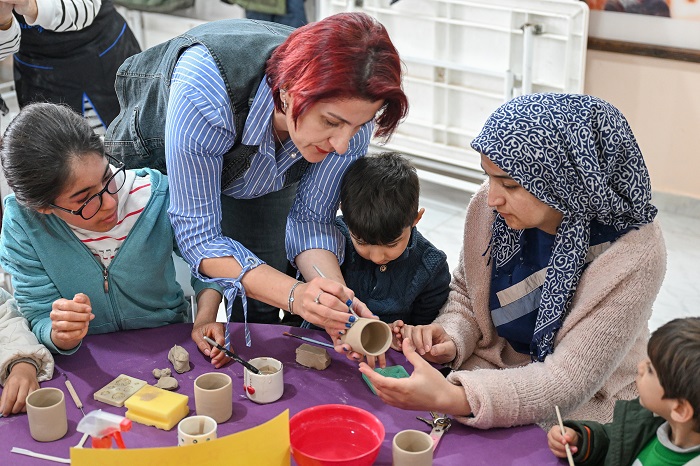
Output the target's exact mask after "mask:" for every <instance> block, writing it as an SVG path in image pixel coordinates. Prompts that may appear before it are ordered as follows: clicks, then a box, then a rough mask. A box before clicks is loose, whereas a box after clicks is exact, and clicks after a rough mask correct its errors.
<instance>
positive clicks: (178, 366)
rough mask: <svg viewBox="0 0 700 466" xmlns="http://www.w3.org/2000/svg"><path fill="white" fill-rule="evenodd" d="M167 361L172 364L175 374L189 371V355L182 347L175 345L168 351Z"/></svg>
mask: <svg viewBox="0 0 700 466" xmlns="http://www.w3.org/2000/svg"><path fill="white" fill-rule="evenodd" d="M168 360H169V361H170V362H171V363H172V364H173V367H174V368H175V372H177V373H178V374H182V373H183V372H187V371H189V370H190V369H192V368H191V367H190V353H188V352H187V350H186V349H185V348H183V347H182V346H178V345H175V346H173V347H172V348H170V351H168Z"/></svg>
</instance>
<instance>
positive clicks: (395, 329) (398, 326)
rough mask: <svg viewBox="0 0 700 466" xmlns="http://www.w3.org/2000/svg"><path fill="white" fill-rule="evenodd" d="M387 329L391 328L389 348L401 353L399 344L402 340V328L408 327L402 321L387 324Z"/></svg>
mask: <svg viewBox="0 0 700 466" xmlns="http://www.w3.org/2000/svg"><path fill="white" fill-rule="evenodd" d="M389 327H391V334H392V338H391V348H392V349H395V350H396V351H402V349H401V344H402V343H403V339H404V335H403V334H404V328H405V327H408V325H406V324H404V323H403V320H397V321H396V322H394V323H393V324H389Z"/></svg>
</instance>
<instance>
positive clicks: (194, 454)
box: [70, 409, 290, 466]
mask: <svg viewBox="0 0 700 466" xmlns="http://www.w3.org/2000/svg"><path fill="white" fill-rule="evenodd" d="M123 437H124V443H126V446H127V449H125V450H120V449H92V448H71V449H70V459H71V465H72V466H95V465H100V466H127V465H147V464H148V465H157V464H163V465H166V464H167V465H170V464H176V465H182V466H185V465H194V466H222V465H226V464H233V463H232V461H235V464H264V465H270V466H277V465H284V466H289V463H290V453H289V410H288V409H287V410H285V411H284V412H283V413H281V414H280V415H279V416H277V417H275V418H274V419H271V420H269V421H267V422H266V423H265V424H261V425H259V426H257V427H253V428H251V429H248V430H244V431H242V432H238V433H235V434H231V435H227V436H225V437H220V438H218V439H216V440H212V441H211V442H206V443H200V444H198V445H188V446H182V447H178V446H174V447H163V448H135V449H129V448H128V447H129V433H128V432H127V433H125V434H123ZM173 443H174V444H177V433H176V432H174V433H173Z"/></svg>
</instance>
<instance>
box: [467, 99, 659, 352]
mask: <svg viewBox="0 0 700 466" xmlns="http://www.w3.org/2000/svg"><path fill="white" fill-rule="evenodd" d="M471 145H472V148H474V150H476V151H478V152H480V153H482V154H483V155H485V156H486V157H488V159H489V160H491V161H492V162H493V163H494V164H496V165H497V166H498V167H499V168H500V169H501V170H503V171H505V172H506V173H508V175H510V176H511V177H512V178H513V179H514V180H515V181H516V182H518V183H519V184H520V185H521V186H522V187H524V188H525V189H527V190H528V191H529V192H530V193H531V194H533V195H534V196H535V197H537V198H538V199H539V200H541V201H542V202H544V203H545V204H547V205H549V206H550V207H553V208H554V209H556V210H558V211H560V212H562V213H563V219H562V222H561V225H560V226H559V229H558V231H557V235H556V238H555V241H554V246H553V247H552V255H551V257H550V259H549V264H548V269H547V274H546V278H545V282H544V284H543V286H542V298H541V302H540V306H539V311H538V315H537V322H536V325H535V332H534V335H533V340H532V343H531V355H532V357H533V360H537V361H543V360H544V358H545V357H546V356H547V355H548V354H550V353H551V352H552V351H553V345H554V337H555V335H556V332H557V331H558V330H559V328H561V325H562V321H563V320H564V318H565V316H566V314H567V311H568V307H569V304H570V302H571V299H572V297H573V294H574V291H575V290H576V286H577V285H578V282H579V279H580V277H581V273H582V270H583V267H584V260H585V257H586V253H587V252H588V247H589V239H590V224H591V220H597V221H598V222H600V223H602V224H604V225H611V226H614V227H615V228H616V229H617V230H623V229H625V228H630V227H637V226H640V225H644V224H646V223H650V222H651V221H652V220H653V219H654V217H655V216H656V213H657V210H656V208H655V207H654V206H653V205H651V204H650V200H651V186H650V183H649V174H648V172H647V168H646V165H645V164H644V159H643V158H642V153H641V151H640V150H639V146H638V145H637V142H636V140H635V138H634V135H633V134H632V130H631V129H630V126H629V124H628V123H627V120H626V119H625V117H624V116H623V115H622V113H620V111H619V110H618V109H616V108H615V107H613V106H612V105H610V104H609V103H607V102H605V101H604V100H601V99H599V98H596V97H592V96H587V95H573V94H531V95H525V96H521V97H517V98H515V99H513V100H511V101H509V102H507V103H505V104H504V105H502V106H501V107H499V108H498V109H497V110H496V111H495V112H494V113H493V114H492V115H491V116H490V117H489V119H488V120H487V121H486V124H485V125H484V128H483V129H482V130H481V133H480V134H479V135H478V136H477V137H476V138H475V139H474V140H473V141H472V144H471ZM492 230H493V236H492V240H491V241H492V242H491V258H492V260H493V261H494V264H493V265H494V267H499V266H502V265H503V264H504V263H505V262H506V261H507V260H508V258H510V257H512V256H513V255H514V254H516V253H517V252H518V248H519V243H518V239H519V237H520V234H521V233H522V230H513V229H511V228H509V227H508V226H507V225H506V223H505V220H504V219H503V217H501V216H500V215H498V214H497V215H496V220H495V221H494V224H493V228H492Z"/></svg>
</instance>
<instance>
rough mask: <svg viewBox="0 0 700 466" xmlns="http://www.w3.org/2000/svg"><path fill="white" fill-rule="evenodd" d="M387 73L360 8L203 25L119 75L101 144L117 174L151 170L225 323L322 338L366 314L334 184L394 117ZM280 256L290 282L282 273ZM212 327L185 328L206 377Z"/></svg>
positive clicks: (388, 54)
mask: <svg viewBox="0 0 700 466" xmlns="http://www.w3.org/2000/svg"><path fill="white" fill-rule="evenodd" d="M401 74H402V68H401V61H400V59H399V56H398V53H397V51H396V49H395V47H394V46H393V44H392V43H391V40H390V39H389V35H388V34H387V31H386V29H385V28H384V27H383V26H382V25H381V24H380V23H379V22H378V21H376V20H375V19H373V18H372V17H370V16H368V15H366V14H362V13H341V14H338V15H334V16H331V17H328V18H325V19H323V20H321V21H318V22H316V23H311V24H309V25H306V26H304V27H301V28H299V29H296V30H294V29H291V28H289V27H286V26H283V25H280V24H276V23H266V22H260V21H251V20H224V21H216V22H212V23H208V24H205V25H202V26H199V27H197V28H195V29H193V30H192V31H190V32H188V33H186V34H184V35H182V36H180V37H178V38H175V39H173V40H171V41H169V42H167V43H165V44H162V45H160V46H156V47H155V48H153V49H150V50H147V51H145V52H143V53H141V54H139V55H135V56H133V57H131V58H129V59H128V60H127V61H126V62H125V63H124V65H122V67H121V68H120V70H119V74H118V77H117V82H116V88H117V92H118V93H119V94H120V102H122V111H121V113H120V115H119V117H118V118H117V120H116V121H115V123H114V124H113V125H112V126H110V128H109V131H108V133H107V136H106V140H105V142H106V146H107V150H108V151H109V152H111V153H112V155H116V156H119V157H120V158H122V159H123V160H125V161H126V163H127V165H128V166H134V165H150V166H152V167H154V168H159V169H161V170H164V169H166V168H167V171H168V173H169V175H170V188H171V201H170V209H169V213H170V218H171V221H172V223H173V227H174V229H175V234H176V238H177V242H178V246H179V248H180V251H181V252H182V255H183V257H184V258H185V259H186V260H187V262H188V263H189V264H190V266H191V267H192V271H193V273H194V274H195V276H197V277H198V278H201V279H202V280H204V281H215V282H216V283H219V284H220V285H222V286H223V288H224V290H225V291H224V293H225V295H226V297H227V298H228V314H229V320H234V321H244V322H264V323H276V322H279V309H283V310H286V311H288V312H290V313H292V314H297V315H299V316H300V317H301V318H303V319H305V320H306V321H308V322H311V323H313V324H316V325H319V326H322V327H324V328H325V329H326V331H327V332H328V333H329V334H331V335H333V336H335V337H337V336H338V335H339V334H341V335H342V333H343V332H344V331H345V330H346V329H347V328H348V327H349V326H350V324H351V323H352V322H353V321H354V319H355V316H354V315H353V314H351V313H349V312H348V310H349V306H352V308H353V309H354V310H355V312H356V313H357V314H359V315H361V316H370V315H371V313H370V312H369V310H368V309H367V308H366V306H365V305H364V304H363V303H361V302H360V301H359V300H357V299H355V298H354V294H353V292H352V290H350V289H348V288H347V287H346V286H344V280H343V277H342V275H341V272H340V268H339V263H342V261H343V259H344V239H343V236H342V234H341V233H340V232H339V231H338V230H337V229H336V227H335V223H334V218H335V214H336V211H337V208H338V202H339V200H338V199H339V185H340V180H341V179H342V177H343V174H344V173H345V170H346V169H347V167H348V166H349V165H350V164H351V163H352V162H354V161H355V160H357V159H358V158H360V157H363V156H364V155H365V154H366V152H367V148H368V145H369V142H370V138H371V137H372V135H373V134H374V135H376V136H378V137H382V138H388V137H389V136H391V134H392V133H393V131H394V130H395V129H396V127H397V125H398V124H399V122H400V121H401V119H402V118H403V117H404V116H405V115H406V113H407V110H408V102H407V99H406V96H405V94H404V93H403V90H402V88H401ZM163 121H164V122H165V125H164V127H163ZM285 249H286V253H285ZM290 262H291V264H292V265H294V266H295V267H296V269H297V270H298V271H299V272H300V273H301V275H303V276H304V278H305V279H306V282H300V281H297V280H295V279H294V278H292V277H291V276H289V275H287V274H285V273H284V271H285V270H286V269H287V266H288V265H289V263H290ZM314 266H316V267H317V268H315V267H314ZM317 269H319V270H322V271H323V272H324V273H325V276H326V277H327V278H323V277H319V274H318V273H317V272H316V270H317ZM238 297H240V298H241V299H240V300H239V299H237V298H238ZM250 298H252V299H254V300H258V301H261V302H262V303H257V302H256V303H253V302H251V301H252V300H251V299H250ZM258 304H259V305H258ZM224 330H225V329H224V326H222V325H221V324H216V323H215V316H214V315H209V314H206V315H204V314H198V315H197V317H196V320H195V324H194V328H193V331H192V338H193V339H194V340H195V342H196V343H197V344H198V346H199V348H200V350H201V351H202V352H203V353H204V354H206V355H209V356H211V357H212V363H213V364H214V365H215V366H217V367H219V366H220V365H221V364H223V363H224V362H225V357H224V355H223V354H222V353H220V352H218V351H217V350H216V349H215V348H211V347H210V346H209V345H208V344H207V343H206V342H205V341H204V340H203V335H207V336H209V337H211V338H213V339H215V340H216V341H217V342H219V343H223V344H225V345H226V346H228V344H229V341H228V334H226V335H225V334H224ZM246 344H248V345H249V344H250V337H249V334H248V332H247V330H246Z"/></svg>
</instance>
